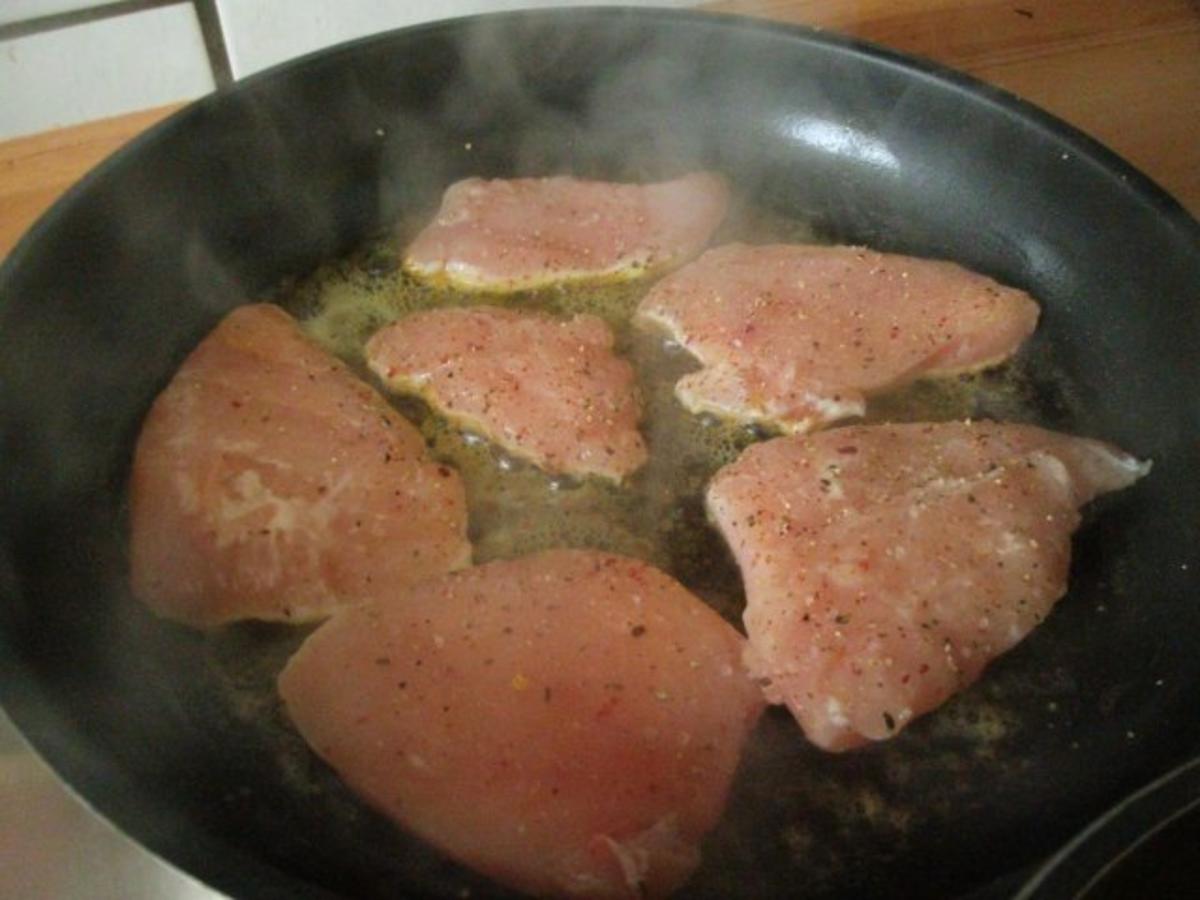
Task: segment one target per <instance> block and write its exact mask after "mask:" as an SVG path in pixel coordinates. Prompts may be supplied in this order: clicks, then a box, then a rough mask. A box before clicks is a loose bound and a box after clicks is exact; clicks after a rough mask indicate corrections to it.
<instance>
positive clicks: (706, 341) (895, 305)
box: [637, 244, 1038, 433]
mask: <svg viewBox="0 0 1200 900" xmlns="http://www.w3.org/2000/svg"><path fill="white" fill-rule="evenodd" d="M637 317H638V319H639V320H640V321H641V322H643V323H649V324H653V325H657V326H661V327H663V328H665V329H667V330H668V331H669V332H670V334H671V335H672V337H673V338H674V339H675V340H676V341H678V342H679V343H680V344H681V345H682V346H683V347H684V348H686V349H687V350H688V351H690V352H691V353H692V354H693V355H694V356H695V357H696V358H697V359H698V360H699V361H700V362H701V364H702V365H703V368H702V369H700V371H698V372H693V373H691V374H689V375H685V376H684V377H683V378H682V379H680V380H679V382H678V383H677V384H676V386H675V392H676V395H677V396H678V397H679V400H680V402H682V403H683V405H684V406H685V407H687V408H688V409H689V410H691V411H693V412H709V413H714V414H716V415H718V416H721V417H724V418H730V419H734V420H737V421H744V422H762V423H767V424H772V425H775V426H778V427H779V428H781V429H782V430H783V431H785V432H791V433H804V432H808V431H811V430H814V429H817V428H820V427H822V426H824V425H827V424H828V423H830V422H834V421H837V420H838V419H842V418H846V417H848V416H858V415H862V414H863V412H864V411H865V409H866V398H867V397H868V396H870V395H872V394H878V393H882V392H885V391H888V390H890V389H893V388H896V387H898V386H900V385H903V384H904V383H906V382H909V381H912V380H914V379H916V378H921V377H927V376H935V375H950V374H954V373H961V372H966V371H970V370H974V369H980V368H985V367H987V366H990V365H994V364H996V363H999V362H1001V361H1003V360H1004V359H1006V358H1007V357H1008V356H1010V355H1011V354H1012V353H1014V352H1015V351H1016V349H1017V347H1019V346H1020V344H1021V342H1022V341H1024V340H1025V338H1027V337H1028V336H1029V335H1030V334H1031V333H1032V332H1033V329H1034V326H1035V325H1036V324H1037V319H1038V306H1037V304H1036V303H1035V302H1034V301H1033V300H1032V299H1031V298H1030V297H1029V295H1028V294H1026V293H1024V292H1023V291H1019V290H1016V289H1013V288H1007V287H1003V286H1001V285H1000V284H997V283H996V282H995V281H993V280H992V279H990V278H987V277H985V276H983V275H977V274H975V273H974V272H969V271H967V270H966V269H963V268H961V267H960V266H957V265H955V264H953V263H948V262H937V261H932V260H924V259H914V258H912V257H907V256H894V255H888V254H883V253H876V252H875V251H873V250H867V249H864V248H860V247H824V246H807V245H799V244H777V245H771V246H763V247H750V246H746V245H743V244H729V245H726V246H723V247H718V248H716V249H714V250H710V251H708V252H707V253H705V254H704V255H703V256H701V257H700V258H699V259H698V260H696V261H695V262H693V263H690V264H688V265H686V266H684V267H683V268H682V269H680V270H679V271H678V272H675V273H674V274H672V275H670V276H668V277H667V278H665V279H663V280H662V281H661V282H659V283H658V284H657V285H655V287H654V289H653V290H651V292H650V293H649V294H648V295H647V296H646V297H645V299H643V300H642V302H641V304H640V306H639V307H638V312H637Z"/></svg>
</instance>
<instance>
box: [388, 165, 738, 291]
mask: <svg viewBox="0 0 1200 900" xmlns="http://www.w3.org/2000/svg"><path fill="white" fill-rule="evenodd" d="M728 205H729V188H728V186H727V185H726V183H725V180H724V179H722V178H721V177H720V176H718V175H714V174H712V173H709V172H694V173H692V174H690V175H685V176H683V177H682V178H677V179H675V180H674V181H664V182H660V183H658V184H644V185H642V184H616V183H612V182H606V181H585V180H582V179H578V178H571V177H568V176H558V177H554V178H517V179H511V180H504V179H496V180H491V181H489V180H485V179H482V178H468V179H466V180H465V181H459V182H456V183H455V184H452V185H451V186H450V187H449V188H447V189H446V193H445V195H444V196H443V198H442V206H441V209H439V210H438V213H437V216H436V217H435V218H434V220H433V222H431V223H430V224H429V225H428V226H426V228H425V229H424V230H423V231H422V232H421V233H420V234H418V235H417V237H416V239H415V240H414V241H413V242H412V244H411V245H410V246H409V248H408V251H407V253H406V255H405V259H404V265H405V268H406V269H407V270H408V271H410V272H412V273H413V274H414V275H417V276H419V277H421V278H426V279H431V280H444V281H447V282H449V283H451V284H453V285H455V286H456V287H460V288H465V289H468V290H484V291H516V290H527V289H530V288H536V287H542V286H545V285H548V284H555V283H559V282H565V281H578V280H583V279H605V278H608V279H628V278H636V277H638V276H641V275H645V274H647V273H649V272H653V271H659V270H661V269H664V268H669V267H671V266H674V265H678V264H679V263H681V262H684V261H685V260H688V259H690V258H691V257H693V256H695V255H696V254H697V253H699V252H700V250H701V249H703V247H704V245H705V244H707V243H708V239H709V238H710V237H711V236H712V233H713V232H714V231H715V230H716V228H717V226H718V225H719V224H720V223H721V220H722V219H724V218H725V211H726V209H727V207H728Z"/></svg>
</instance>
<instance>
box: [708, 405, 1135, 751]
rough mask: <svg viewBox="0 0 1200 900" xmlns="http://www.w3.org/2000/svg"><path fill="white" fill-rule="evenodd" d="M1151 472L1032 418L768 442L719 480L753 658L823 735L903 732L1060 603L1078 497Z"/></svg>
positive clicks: (848, 743) (714, 504)
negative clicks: (1027, 422)
mask: <svg viewBox="0 0 1200 900" xmlns="http://www.w3.org/2000/svg"><path fill="white" fill-rule="evenodd" d="M1148 470H1149V465H1148V464H1141V463H1138V462H1137V461H1136V460H1134V459H1133V458H1132V457H1129V456H1127V455H1126V454H1124V453H1123V452H1121V451H1120V450H1117V449H1116V448H1114V447H1111V446H1108V445H1106V444H1102V443H1100V442H1098V441H1093V440H1087V439H1083V438H1076V437H1070V436H1067V435H1062V434H1056V433H1053V432H1049V431H1044V430H1041V429H1038V428H1034V427H1032V426H1026V425H1003V424H991V423H977V424H964V423H957V422H955V423H946V424H938V425H927V424H912V425H878V426H853V427H846V428H838V429H833V430H831V431H827V432H822V433H821V434H818V435H813V436H809V437H800V436H793V437H784V438H777V439H775V440H772V441H767V442H765V443H761V444H756V445H754V446H752V447H750V448H749V449H748V450H746V451H745V452H744V453H743V454H742V456H741V457H740V458H739V459H738V460H737V461H736V462H734V463H733V464H731V465H729V466H726V467H725V468H723V469H721V470H720V471H719V472H718V473H717V475H716V476H715V477H714V479H713V481H712V482H711V484H710V486H709V488H708V495H707V501H708V510H709V514H710V516H711V518H712V519H713V521H714V522H715V523H716V524H717V526H718V527H719V528H720V530H721V532H722V534H724V536H725V538H726V540H727V541H728V543H729V546H730V547H731V548H732V550H733V553H734V556H735V557H736V559H737V562H738V565H739V566H740V568H741V571H742V576H743V579H744V582H745V586H746V610H745V616H744V619H745V625H746V631H747V634H748V635H749V645H750V650H749V655H748V657H747V662H748V664H749V666H750V668H751V670H752V671H753V672H754V673H755V674H756V675H757V676H758V677H760V678H761V679H762V681H763V683H764V685H765V687H766V692H767V697H768V699H769V700H771V701H772V702H775V703H786V704H787V705H788V707H789V708H790V709H791V711H792V712H793V713H794V714H795V716H796V718H797V719H798V720H799V722H800V724H801V726H802V727H803V728H804V731H805V733H806V734H807V735H808V737H809V739H810V740H812V742H813V743H815V744H817V745H818V746H820V747H823V748H825V749H827V750H844V749H847V748H850V747H854V746H856V745H859V744H862V743H864V742H866V741H870V740H882V739H884V738H888V737H891V736H892V735H894V734H896V733H897V732H898V731H899V730H900V729H902V728H904V727H905V726H906V725H907V724H908V723H910V722H911V721H913V720H914V719H915V718H917V717H918V716H920V715H922V714H923V713H926V712H929V711H930V710H932V709H934V708H936V707H937V706H939V705H940V704H941V703H942V702H944V701H945V700H946V699H948V698H949V697H950V696H952V695H953V694H954V693H956V692H957V691H960V690H962V689H963V688H965V687H966V686H967V685H969V684H971V683H972V682H973V681H974V680H975V679H976V678H978V677H979V675H980V673H981V672H982V671H983V669H984V667H985V666H986V665H987V664H988V663H989V662H990V661H991V660H992V659H994V658H995V657H996V656H998V655H1000V654H1001V653H1003V652H1005V651H1006V650H1008V649H1009V648H1010V647H1012V646H1013V645H1014V644H1016V643H1017V642H1018V641H1020V640H1021V639H1022V638H1023V637H1025V635H1027V634H1028V633H1029V632H1030V631H1031V630H1032V629H1033V628H1034V627H1035V626H1037V625H1038V624H1039V623H1040V622H1041V621H1042V620H1043V619H1044V618H1045V617H1046V615H1047V614H1048V613H1049V612H1050V609H1051V607H1052V606H1053V605H1054V603H1055V602H1056V601H1057V600H1058V599H1059V598H1060V597H1061V596H1062V595H1063V594H1064V593H1065V591H1066V587H1067V570H1068V564H1069V561H1070V554H1071V533H1072V532H1073V531H1074V530H1075V528H1076V527H1077V526H1078V524H1079V513H1078V509H1079V507H1081V506H1082V505H1083V504H1085V503H1087V502H1088V501H1089V500H1091V499H1092V498H1093V497H1095V496H1096V495H1098V494H1102V493H1105V492H1107V491H1114V490H1118V489H1121V488H1124V487H1127V486H1128V485H1130V484H1132V483H1133V482H1134V481H1136V480H1137V479H1138V478H1139V477H1141V476H1142V475H1144V474H1145V473H1146V472H1147V471H1148Z"/></svg>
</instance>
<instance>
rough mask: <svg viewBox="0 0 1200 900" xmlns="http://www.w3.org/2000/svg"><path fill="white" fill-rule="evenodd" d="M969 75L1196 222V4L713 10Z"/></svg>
mask: <svg viewBox="0 0 1200 900" xmlns="http://www.w3.org/2000/svg"><path fill="white" fill-rule="evenodd" d="M704 8H706V9H709V10H713V11H719V12H729V13H739V14H743V15H752V16H761V17H767V18H774V19H778V20H781V21H788V22H796V23H801V24H806V25H810V26H814V27H818V28H828V29H831V30H836V31H840V32H843V33H846V34H850V35H853V36H855V37H860V38H863V39H864V40H869V41H873V42H876V43H879V44H884V45H886V46H889V47H892V48H894V49H896V50H900V51H902V52H905V53H910V54H914V55H916V56H922V57H925V58H927V59H932V60H935V61H937V62H940V63H943V64H944V65H948V66H951V67H953V68H956V69H959V70H961V71H964V72H968V73H969V74H971V75H974V76H975V77H977V78H981V79H983V80H984V81H988V82H990V83H992V84H996V85H998V86H1000V87H1003V88H1005V89H1006V90H1009V91H1012V92H1013V93H1015V94H1017V95H1019V96H1021V97H1024V98H1025V99H1027V100H1029V101H1031V102H1033V103H1035V104H1037V105H1038V106H1041V107H1042V108H1044V109H1046V110H1048V111H1050V112H1052V113H1054V114H1055V115H1057V116H1059V117H1060V118H1062V119H1064V120H1065V121H1067V122H1069V123H1071V124H1072V125H1074V126H1075V127H1077V128H1079V129H1081V130H1083V131H1085V132H1087V133H1088V134H1090V135H1091V136H1093V137H1095V138H1096V139H1098V140H1099V141H1100V142H1101V143H1103V144H1105V145H1107V146H1108V147H1110V148H1111V149H1113V150H1115V151H1116V152H1117V153H1119V154H1120V155H1121V156H1123V157H1125V158H1126V159H1128V160H1129V161H1130V162H1132V163H1133V164H1134V165H1135V166H1137V167H1138V168H1139V169H1141V170H1142V171H1143V172H1145V173H1146V174H1148V175H1149V176H1150V177H1151V178H1153V179H1155V180H1156V181H1157V182H1158V183H1159V184H1161V185H1162V186H1163V187H1164V188H1166V189H1167V190H1168V191H1169V192H1170V193H1172V194H1174V195H1175V197H1176V198H1177V199H1178V200H1179V201H1180V202H1181V203H1182V204H1183V205H1184V206H1185V207H1187V208H1188V209H1189V210H1190V211H1191V212H1192V213H1193V215H1200V2H1197V0H1140V2H1137V3H1131V2H1128V0H1003V2H998V0H855V2H846V0H719V2H714V3H708V4H705V5H704Z"/></svg>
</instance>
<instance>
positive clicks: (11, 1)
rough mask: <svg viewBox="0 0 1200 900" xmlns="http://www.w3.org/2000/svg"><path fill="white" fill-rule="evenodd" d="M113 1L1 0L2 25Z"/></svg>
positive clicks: (102, 4) (0, 14) (0, 17)
mask: <svg viewBox="0 0 1200 900" xmlns="http://www.w3.org/2000/svg"><path fill="white" fill-rule="evenodd" d="M112 2H113V0H0V25H7V24H8V23H9V22H24V21H25V20H26V19H37V18H40V17H41V16H49V15H52V14H54V13H60V12H71V11H72V10H76V9H90V8H91V7H93V6H104V5H105V4H107V3H112Z"/></svg>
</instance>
